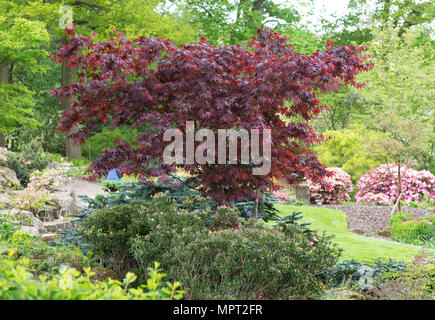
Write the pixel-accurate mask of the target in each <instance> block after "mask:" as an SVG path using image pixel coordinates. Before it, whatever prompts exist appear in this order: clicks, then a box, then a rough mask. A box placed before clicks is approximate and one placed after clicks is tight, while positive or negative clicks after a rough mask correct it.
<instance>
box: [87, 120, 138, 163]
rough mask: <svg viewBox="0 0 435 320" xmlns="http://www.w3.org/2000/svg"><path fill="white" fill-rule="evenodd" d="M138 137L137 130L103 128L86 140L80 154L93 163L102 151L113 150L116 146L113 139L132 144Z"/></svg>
mask: <svg viewBox="0 0 435 320" xmlns="http://www.w3.org/2000/svg"><path fill="white" fill-rule="evenodd" d="M138 135H139V132H138V130H136V129H133V128H130V127H122V128H116V129H114V130H110V129H108V128H107V127H104V128H103V129H102V131H101V132H99V133H96V134H94V135H93V136H91V137H89V138H88V139H87V140H86V144H85V145H84V146H83V147H82V154H83V155H84V156H86V157H87V158H88V159H90V160H92V161H93V160H95V159H97V158H98V157H99V155H100V154H101V153H102V152H103V151H104V149H108V148H114V147H115V146H116V144H115V139H120V140H122V141H126V142H128V143H132V142H134V141H136V137H137V136H138Z"/></svg>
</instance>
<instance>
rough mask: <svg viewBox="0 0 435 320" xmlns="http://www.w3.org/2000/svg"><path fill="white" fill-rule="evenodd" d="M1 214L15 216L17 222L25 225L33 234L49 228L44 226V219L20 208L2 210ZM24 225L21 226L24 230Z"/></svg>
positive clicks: (43, 231)
mask: <svg viewBox="0 0 435 320" xmlns="http://www.w3.org/2000/svg"><path fill="white" fill-rule="evenodd" d="M0 215H9V216H11V217H13V219H14V221H15V222H17V223H18V224H19V225H21V226H23V227H25V228H24V229H25V230H26V231H27V232H29V233H31V234H40V233H45V232H47V229H46V228H45V227H44V224H43V223H42V221H41V220H39V219H38V218H36V217H35V216H34V215H33V213H31V212H30V211H25V210H19V209H10V210H0ZM0 219H1V218H0ZM23 227H22V228H21V229H22V230H23ZM28 228H30V229H28ZM23 231H24V230H23Z"/></svg>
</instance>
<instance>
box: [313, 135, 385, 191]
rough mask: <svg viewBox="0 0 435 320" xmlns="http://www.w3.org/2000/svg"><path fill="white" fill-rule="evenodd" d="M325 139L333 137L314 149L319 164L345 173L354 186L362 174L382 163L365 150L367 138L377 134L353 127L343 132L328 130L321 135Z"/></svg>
mask: <svg viewBox="0 0 435 320" xmlns="http://www.w3.org/2000/svg"><path fill="white" fill-rule="evenodd" d="M323 135H324V136H325V137H329V136H331V137H333V139H332V140H329V141H326V142H325V143H323V144H321V145H320V146H317V147H315V148H314V151H315V152H317V154H318V156H319V160H320V162H321V163H322V164H323V165H325V166H327V167H338V168H341V169H343V170H344V171H346V172H347V173H348V174H349V175H350V176H351V179H352V183H353V184H354V185H356V183H357V182H358V179H359V178H360V177H361V175H362V174H364V173H366V172H368V171H370V169H371V168H375V167H377V166H378V165H379V164H381V163H382V161H381V160H380V159H379V158H377V157H375V156H374V155H371V154H370V153H369V152H367V150H365V146H364V145H365V142H366V141H367V137H368V136H374V135H377V133H375V132H373V131H370V130H367V129H365V128H363V127H354V128H350V129H343V130H328V131H326V132H324V133H323Z"/></svg>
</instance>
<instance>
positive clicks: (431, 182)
mask: <svg viewBox="0 0 435 320" xmlns="http://www.w3.org/2000/svg"><path fill="white" fill-rule="evenodd" d="M400 171H401V176H402V192H403V196H402V200H403V201H405V202H407V203H411V202H418V203H419V202H422V200H423V199H424V196H425V195H426V197H427V196H428V197H429V198H430V199H435V176H434V175H433V174H432V173H430V172H429V171H426V170H424V171H416V170H414V169H411V168H407V167H406V166H402V167H401V170H400ZM398 181H399V176H398V166H397V165H395V164H381V165H379V166H378V167H377V168H374V169H372V170H371V171H370V173H366V174H363V175H362V176H361V178H360V179H359V181H358V193H357V194H356V196H355V199H356V201H357V202H375V203H377V204H380V205H389V204H390V203H393V202H395V201H396V200H397V196H398V187H397V185H398Z"/></svg>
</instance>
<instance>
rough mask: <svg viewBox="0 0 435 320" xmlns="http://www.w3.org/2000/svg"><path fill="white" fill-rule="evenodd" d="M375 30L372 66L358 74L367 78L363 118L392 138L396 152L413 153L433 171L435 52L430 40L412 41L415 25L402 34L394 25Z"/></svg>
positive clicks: (398, 154) (421, 164) (410, 155)
mask: <svg viewBox="0 0 435 320" xmlns="http://www.w3.org/2000/svg"><path fill="white" fill-rule="evenodd" d="M374 34H375V35H376V37H375V39H377V40H376V41H374V42H372V43H371V45H370V46H369V54H370V55H371V56H372V62H373V63H374V65H375V66H374V68H373V70H371V71H370V72H368V73H367V74H365V75H362V76H361V77H360V80H361V81H365V82H366V83H367V88H366V89H365V90H362V91H361V95H362V96H363V97H364V98H365V99H366V100H367V102H368V105H369V114H368V116H367V117H366V119H365V122H366V123H367V125H368V126H369V127H370V128H372V129H374V130H378V131H381V132H383V133H386V134H387V135H388V136H389V137H390V138H391V139H393V140H394V141H396V142H395V144H397V148H394V149H396V150H397V152H396V151H394V152H393V151H392V152H393V153H394V154H396V158H402V159H403V158H405V159H413V161H414V162H415V166H417V167H418V168H420V169H426V170H432V171H433V170H434V160H433V159H434V153H435V152H434V151H435V150H434V145H435V133H434V130H433V128H434V125H435V118H434V116H433V110H434V105H433V101H435V65H434V64H433V60H434V58H435V57H434V54H435V52H434V50H433V49H432V48H431V44H430V43H428V42H427V43H423V44H420V45H419V46H416V45H415V43H416V42H417V39H418V37H419V35H420V30H419V29H410V30H408V31H407V32H406V33H404V34H403V35H402V37H401V38H400V37H399V31H398V30H394V29H392V28H388V29H384V30H375V31H374ZM384 149H385V148H384ZM409 161H410V160H409Z"/></svg>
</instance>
